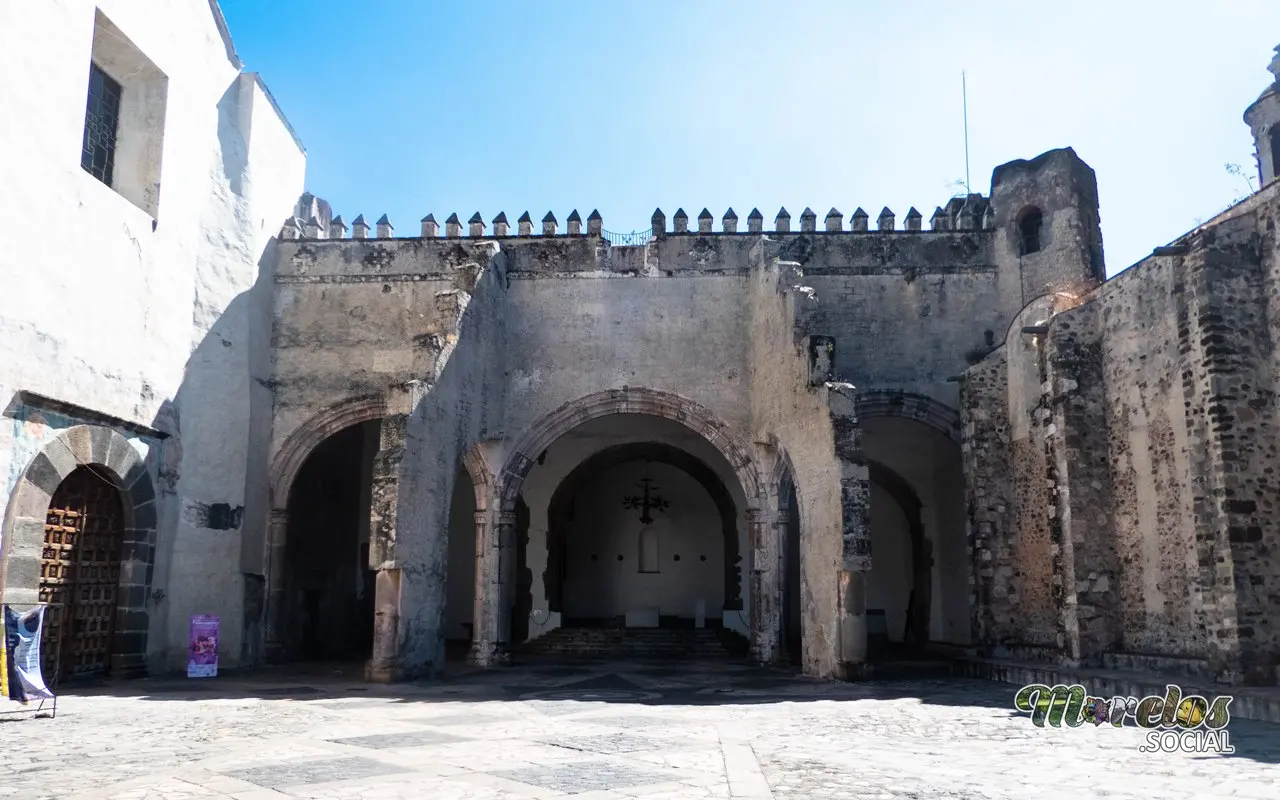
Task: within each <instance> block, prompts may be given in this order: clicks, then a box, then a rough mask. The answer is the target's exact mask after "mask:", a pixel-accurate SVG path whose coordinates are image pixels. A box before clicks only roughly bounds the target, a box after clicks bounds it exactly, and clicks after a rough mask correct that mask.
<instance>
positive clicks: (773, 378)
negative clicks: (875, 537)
mask: <svg viewBox="0 0 1280 800" xmlns="http://www.w3.org/2000/svg"><path fill="white" fill-rule="evenodd" d="M779 255H780V253H779V248H778V247H777V245H776V244H774V243H771V242H767V241H763V240H762V241H758V242H757V243H756V247H755V248H754V249H753V251H752V254H751V264H752V268H753V272H752V276H751V286H750V295H749V303H750V305H749V307H748V309H749V319H750V321H751V326H750V338H749V340H748V347H749V352H750V358H749V364H750V371H749V373H748V378H749V381H750V394H749V399H750V401H751V416H752V419H751V423H752V426H751V430H752V432H753V438H754V440H755V441H756V442H760V443H766V444H770V445H772V447H771V449H772V451H773V452H771V453H769V452H767V451H766V453H767V454H768V455H770V456H771V463H773V464H774V465H775V468H774V469H773V470H772V474H771V476H770V478H769V480H768V481H767V482H766V487H767V490H768V491H769V493H770V500H771V502H770V503H769V504H768V505H766V508H768V509H771V510H775V513H776V509H777V507H778V503H777V500H778V492H779V490H780V486H779V485H778V484H779V483H781V481H782V480H783V479H784V477H785V475H784V473H785V471H788V470H789V471H790V472H791V475H790V478H791V481H792V482H793V484H794V486H795V493H796V502H797V504H798V505H799V511H800V600H801V603H800V605H801V609H802V610H801V617H802V619H801V630H802V631H803V637H804V638H803V642H802V653H801V661H802V664H803V668H804V671H805V672H806V673H808V674H812V675H834V674H837V672H838V669H839V663H840V618H839V611H840V605H841V604H840V597H839V584H838V582H837V574H838V569H839V567H840V565H841V564H842V563H843V540H842V519H843V516H842V512H841V497H840V480H839V477H840V462H839V460H838V459H837V458H836V452H835V439H834V429H833V428H832V424H831V417H830V414H829V412H828V410H827V409H828V402H829V400H828V397H827V394H828V391H829V390H828V389H827V388H826V386H825V382H826V380H827V379H828V378H829V377H830V375H829V374H820V375H816V376H815V375H811V373H810V361H809V358H808V354H807V350H806V345H807V342H806V341H805V339H804V336H805V329H804V325H803V320H804V319H805V318H806V317H807V314H808V313H810V311H811V309H812V308H813V306H815V305H816V303H817V300H816V299H815V298H814V297H813V294H812V292H811V290H809V289H808V288H807V287H806V286H805V285H804V282H803V281H804V279H803V277H802V276H801V274H800V272H799V271H798V270H797V269H796V266H795V264H794V263H785V262H780V258H779ZM815 383H816V384H817V385H812V384H815ZM767 522H768V523H769V524H768V525H767V526H766V528H765V533H766V535H765V537H764V538H763V539H762V540H761V541H759V542H756V543H754V547H753V552H754V553H755V567H754V568H755V569H756V570H757V571H759V572H760V576H761V579H762V580H763V581H764V582H765V583H766V586H765V587H764V589H765V590H764V591H761V592H760V595H761V596H760V598H759V599H758V601H757V603H756V604H755V605H754V607H753V609H752V612H753V614H756V615H762V616H769V617H770V618H771V619H772V618H776V619H777V620H778V623H777V626H773V628H772V629H777V630H780V627H778V626H780V625H781V616H782V613H783V609H782V604H781V596H780V595H781V591H782V580H783V578H782V576H783V574H784V571H783V569H782V559H783V554H784V552H785V551H784V549H783V547H782V537H783V533H784V525H785V520H779V519H769V520H768V521H767ZM772 598H777V600H776V601H774V602H770V601H771V600H772ZM769 646H771V647H774V648H776V647H777V646H778V643H769Z"/></svg>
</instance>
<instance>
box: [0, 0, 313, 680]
mask: <svg viewBox="0 0 1280 800" xmlns="http://www.w3.org/2000/svg"><path fill="white" fill-rule="evenodd" d="M95 7H96V8H97V9H98V10H100V11H101V12H102V14H103V15H105V17H106V18H108V20H109V21H110V23H111V24H112V25H114V26H115V28H117V29H118V30H119V31H120V32H122V33H123V34H125V36H126V37H127V38H128V40H129V46H130V47H133V48H135V49H136V51H138V52H140V53H141V54H142V56H143V57H144V58H146V59H147V60H149V61H150V62H151V63H152V64H153V65H154V66H155V67H156V68H157V69H158V70H159V71H160V72H162V73H163V75H164V77H165V78H166V79H167V98H166V99H165V102H164V108H163V115H162V116H163V159H162V161H161V162H160V163H159V173H158V178H159V188H158V193H157V190H156V188H155V186H154V184H152V185H151V186H150V189H149V191H150V193H151V194H150V196H151V199H152V201H154V202H153V204H152V210H153V211H154V213H155V216H154V217H152V216H151V215H150V214H148V213H147V212H146V211H144V210H143V209H142V208H140V207H139V206H138V205H137V204H135V202H134V201H133V200H131V199H126V197H124V196H122V195H121V194H119V193H117V192H116V191H113V189H112V188H111V187H108V186H106V185H104V184H103V183H101V182H100V181H98V180H97V179H95V178H94V177H92V176H91V175H89V174H88V173H87V172H85V171H84V170H83V169H82V168H81V167H80V163H79V162H80V152H81V145H82V137H83V126H84V119H85V98H86V94H87V86H88V74H89V63H90V59H91V57H92V47H93V42H94V39H95V36H94V27H95ZM0 40H3V42H4V46H3V47H0V66H3V68H4V69H5V73H6V74H9V75H27V74H32V75H35V74H38V75H39V76H40V80H38V81H22V80H16V81H15V80H9V81H4V82H0V104H3V106H4V108H5V109H6V113H5V114H4V115H2V118H0V141H4V142H5V143H6V145H7V149H8V150H9V152H11V153H20V154H21V157H17V158H5V159H0V181H3V185H5V186H8V187H22V188H21V190H20V191H6V192H2V193H0V211H3V213H4V214H5V216H6V218H9V219H38V220H40V225H41V226H42V229H43V230H45V231H47V232H49V233H50V235H48V236H43V237H40V241H39V244H38V245H32V246H30V247H9V248H5V249H4V251H3V252H2V253H0V286H3V290H0V342H3V345H2V347H3V351H4V358H3V367H0V403H3V404H4V405H5V406H12V405H13V404H14V403H15V402H16V393H17V392H19V391H27V392H35V393H37V394H39V395H42V396H45V397H48V398H53V399H55V400H57V401H59V402H61V403H66V404H71V405H72V406H74V407H79V408H81V409H86V410H87V411H76V412H74V413H72V412H64V413H50V412H49V410H48V409H45V408H42V407H36V406H30V407H26V408H21V407H19V408H17V409H15V410H16V412H17V414H16V416H14V417H13V419H12V420H5V424H3V425H0V507H2V506H3V504H5V503H6V501H7V499H8V498H9V497H10V493H11V491H12V490H13V489H14V487H15V485H16V484H17V482H18V481H19V480H20V479H21V476H22V475H23V472H24V470H25V469H26V468H27V465H28V464H29V463H30V460H31V458H32V457H33V454H34V453H35V452H36V451H37V450H38V449H39V447H40V441H41V440H40V438H39V437H38V436H36V435H35V433H33V431H36V430H38V429H39V427H40V426H39V425H36V426H32V425H30V424H25V423H24V422H23V420H24V419H25V420H28V421H30V420H32V419H33V418H34V417H36V416H38V417H39V418H40V419H41V420H43V424H45V425H48V426H50V427H53V428H62V427H65V426H71V425H75V424H80V423H85V422H87V423H89V424H94V425H102V426H107V427H114V428H116V429H117V430H122V431H124V433H123V435H125V436H126V438H130V439H133V440H135V441H137V442H139V443H142V442H144V441H146V442H147V446H146V447H145V448H144V449H145V450H146V451H147V464H148V466H149V468H150V469H151V470H152V473H153V476H154V479H155V483H156V486H157V490H158V492H159V497H158V498H157V500H156V505H155V513H156V516H157V517H158V525H157V531H158V538H157V541H156V543H155V544H156V550H155V553H154V571H153V574H151V580H150V591H151V592H152V599H151V600H149V601H148V604H149V605H148V610H149V612H150V630H149V636H148V637H147V645H146V646H147V650H148V657H149V658H148V661H149V663H150V665H151V667H152V668H153V669H157V670H163V669H170V668H175V667H177V666H179V665H180V664H182V663H184V662H185V655H186V634H187V624H188V618H189V616H190V615H191V614H217V615H220V616H221V617H222V638H221V647H222V649H221V652H220V657H221V658H222V659H223V663H224V664H227V665H228V666H234V665H235V664H237V663H238V661H239V659H240V655H241V594H242V593H241V588H240V583H241V572H240V569H239V560H240V550H241V544H242V536H252V535H257V534H258V533H260V532H255V531H251V530H249V528H250V527H251V526H252V525H253V524H255V523H252V522H251V521H250V520H251V519H252V516H251V515H249V516H244V517H243V519H244V520H245V522H244V523H243V526H241V525H240V524H237V525H236V526H234V527H225V526H223V525H222V524H221V522H220V521H219V520H217V519H215V520H212V521H211V520H210V518H209V515H208V513H207V509H209V508H210V507H215V506H219V505H225V506H226V507H228V508H230V509H243V508H245V507H253V506H255V504H261V503H262V502H264V500H265V482H264V481H263V480H262V478H263V474H262V470H261V469H259V470H258V471H257V474H256V477H255V479H252V480H251V479H250V478H249V475H250V474H251V473H252V472H253V470H250V469H248V468H247V464H249V462H251V461H255V460H257V461H258V462H259V463H261V461H262V459H264V458H265V437H264V436H262V435H261V434H262V433H263V432H264V431H265V428H264V422H265V424H267V425H269V421H270V420H269V414H267V413H266V411H267V410H268V409H269V394H265V391H266V390H265V389H264V388H262V387H260V386H258V385H257V384H255V382H254V379H255V378H265V376H266V369H265V366H266V364H267V354H268V344H269V343H268V341H267V337H266V336H265V335H263V332H264V328H265V326H267V325H269V322H268V319H269V317H268V312H269V305H268V303H269V297H270V292H271V287H270V284H269V283H260V282H259V280H258V279H259V263H260V260H262V259H263V258H264V256H265V258H266V260H267V261H270V258H271V257H270V256H269V255H266V254H267V253H268V251H269V247H270V244H271V242H272V241H273V240H272V237H273V234H274V233H275V228H276V226H277V225H278V224H279V223H278V220H279V218H280V216H281V215H282V214H287V213H288V211H289V209H290V208H292V207H293V204H294V201H295V200H296V198H297V195H298V192H299V191H300V189H301V188H302V175H303V170H304V154H303V152H302V150H301V148H300V146H299V145H298V143H297V142H296V141H295V139H294V138H293V136H292V133H291V132H290V131H289V129H288V127H287V125H286V123H284V121H283V120H282V118H281V117H279V115H278V112H277V111H276V110H275V108H274V106H273V104H272V102H271V101H270V99H269V98H268V96H267V95H266V94H265V92H264V90H263V88H262V85H261V84H260V83H259V82H258V81H257V79H256V76H254V75H251V74H241V73H240V69H239V64H238V63H232V62H231V61H229V59H228V55H229V53H228V49H227V46H226V43H225V42H224V41H223V39H222V37H221V35H220V33H219V30H218V27H217V25H216V23H215V20H214V17H213V13H212V11H211V10H210V6H209V4H208V3H206V2H183V3H159V2H121V1H119V0H100V2H98V3H91V2H87V0H50V2H44V3H39V4H37V5H33V6H29V7H22V6H19V5H14V4H4V5H3V7H0ZM110 42H111V43H112V44H113V45H117V46H120V45H119V42H118V40H116V39H111V40H110ZM119 77H120V79H121V81H122V82H123V83H125V84H128V82H129V80H130V77H128V76H119ZM155 111H156V109H155V108H151V107H149V108H148V109H146V110H143V111H142V112H140V113H141V115H142V116H141V117H139V116H136V115H135V116H134V117H131V119H130V124H133V123H134V122H137V121H138V120H139V119H144V118H150V117H147V114H150V115H151V117H158V116H160V115H159V114H158V113H152V112H155ZM123 113H124V112H123V111H122V114H123ZM129 113H131V114H132V113H133V112H129ZM32 120H39V121H40V124H39V125H33V124H32V123H31V121H32ZM153 166H154V165H153ZM117 169H118V170H120V171H121V172H122V173H123V172H126V171H127V170H129V169H130V162H129V156H128V149H127V148H125V149H123V150H122V152H121V154H120V161H119V163H118V165H117ZM125 177H127V176H125ZM152 177H155V176H154V175H153V176H152ZM121 180H124V177H122V179H121ZM122 188H123V187H122ZM157 198H158V199H157ZM33 241H34V240H33ZM264 398H265V399H266V400H267V403H266V405H265V406H264V402H263V401H264ZM88 412H95V413H94V414H88ZM104 415H105V416H104ZM87 417H92V418H87ZM126 424H134V425H139V426H146V427H147V428H150V429H158V430H160V431H161V432H163V433H167V434H170V435H169V437H168V438H166V439H163V440H160V439H157V438H155V437H154V436H151V437H148V436H142V437H140V435H139V434H137V433H131V432H129V431H128V430H127V429H126V428H124V427H122V426H124V425H126ZM255 432H256V439H255ZM213 526H218V527H213ZM26 588H34V587H26Z"/></svg>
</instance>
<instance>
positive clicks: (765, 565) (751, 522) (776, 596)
mask: <svg viewBox="0 0 1280 800" xmlns="http://www.w3.org/2000/svg"><path fill="white" fill-rule="evenodd" d="M778 520H779V515H778V514H777V513H774V512H772V511H769V510H756V509H748V510H747V532H748V539H747V540H748V541H749V542H751V654H752V656H753V657H754V658H755V660H756V661H758V662H759V663H761V664H773V663H776V662H777V661H778V659H779V657H780V654H781V646H782V615H783V609H784V605H783V602H782V553H783V549H782V541H783V535H784V533H785V526H786V520H785V519H783V520H782V521H781V523H779V521H778Z"/></svg>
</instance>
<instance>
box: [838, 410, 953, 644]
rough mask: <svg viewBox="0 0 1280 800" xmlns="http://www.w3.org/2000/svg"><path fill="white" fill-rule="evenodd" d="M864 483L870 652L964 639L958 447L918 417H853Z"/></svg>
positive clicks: (949, 642) (936, 428)
mask: <svg viewBox="0 0 1280 800" xmlns="http://www.w3.org/2000/svg"><path fill="white" fill-rule="evenodd" d="M860 424H861V426H862V434H863V436H862V445H863V453H864V454H865V456H866V458H867V462H868V468H869V469H868V471H869V478H870V483H871V564H872V567H871V573H870V575H868V581H867V634H868V645H869V649H870V652H871V654H872V655H873V656H874V655H875V654H877V653H885V652H892V651H896V650H899V649H902V648H903V647H904V646H906V647H913V648H918V647H921V646H923V645H926V644H950V645H965V644H968V643H969V642H970V615H969V585H968V581H969V571H970V570H969V561H968V552H967V545H966V538H965V536H966V534H965V505H964V473H963V469H962V465H961V459H960V448H959V446H958V445H957V444H956V443H955V441H954V440H953V439H952V438H951V437H950V436H948V435H947V434H946V433H944V432H943V431H942V430H939V429H938V427H936V426H933V425H930V424H927V423H926V422H924V421H920V420H918V419H908V418H904V417H896V416H874V417H870V418H863V419H862V420H860Z"/></svg>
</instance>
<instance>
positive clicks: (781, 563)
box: [769, 437, 808, 663]
mask: <svg viewBox="0 0 1280 800" xmlns="http://www.w3.org/2000/svg"><path fill="white" fill-rule="evenodd" d="M771 439H772V437H771ZM770 444H771V445H772V447H773V449H774V461H773V472H772V474H771V475H770V478H769V490H770V491H771V492H773V495H774V497H773V499H774V503H775V507H774V508H773V509H772V511H773V512H774V523H775V524H774V526H773V527H774V531H773V533H772V546H773V547H774V548H776V553H777V558H776V559H775V561H776V563H777V565H778V566H777V567H776V568H775V569H774V575H773V576H772V585H771V588H772V592H773V600H774V607H775V608H776V614H777V619H778V632H777V634H776V635H775V636H774V638H775V639H776V641H775V642H773V645H774V647H776V648H779V649H778V650H777V651H776V652H777V654H778V656H779V657H782V658H787V659H789V660H791V661H792V662H793V663H799V662H800V661H801V660H802V657H803V653H802V651H803V647H804V645H803V642H804V611H803V603H802V600H801V598H802V597H803V588H802V587H803V583H804V566H803V563H802V562H803V557H802V553H803V548H804V535H805V534H804V532H805V531H806V530H808V517H807V515H806V513H805V503H804V496H803V492H802V491H801V488H800V482H799V480H798V478H797V475H796V469H795V465H794V464H793V463H792V461H791V454H790V453H788V452H787V449H786V448H785V447H783V446H782V445H781V444H780V443H779V442H778V441H777V440H776V439H773V440H772V441H771V442H770ZM788 489H789V491H788ZM792 501H794V508H792ZM792 511H794V512H795V529H794V530H793V529H792V519H791V514H792Z"/></svg>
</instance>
